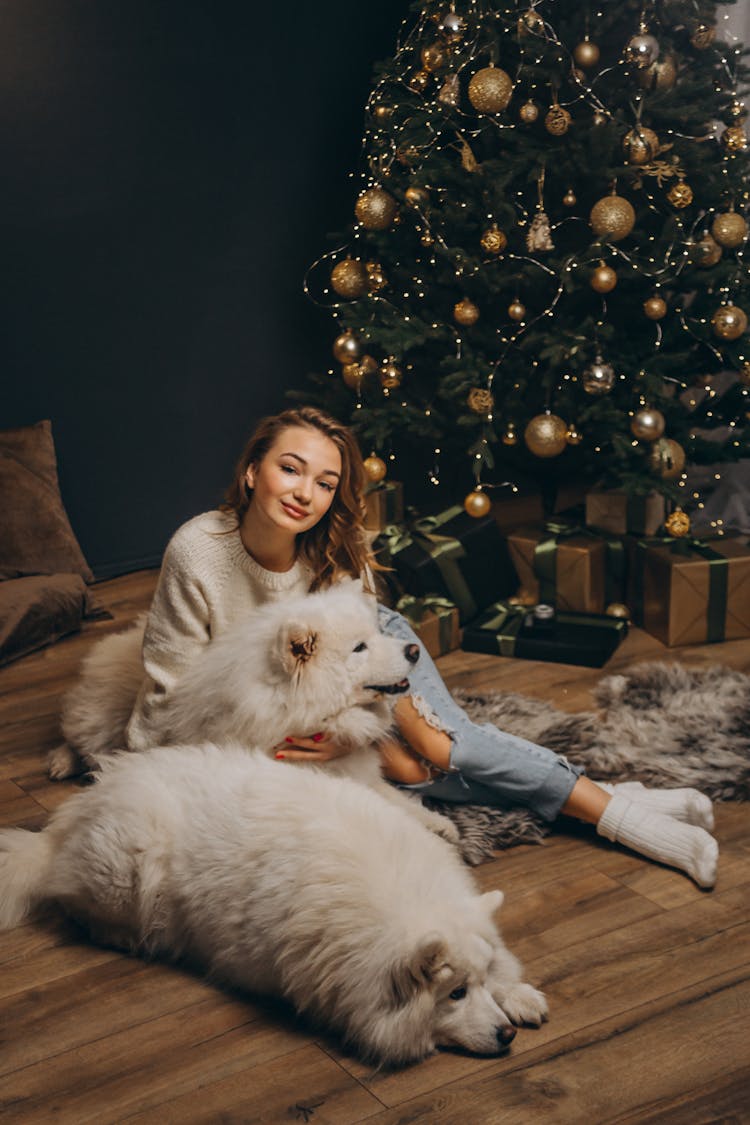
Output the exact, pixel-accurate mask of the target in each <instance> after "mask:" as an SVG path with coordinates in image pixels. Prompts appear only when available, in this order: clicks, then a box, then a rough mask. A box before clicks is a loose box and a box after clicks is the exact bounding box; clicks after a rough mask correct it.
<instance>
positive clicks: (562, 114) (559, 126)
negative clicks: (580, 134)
mask: <svg viewBox="0 0 750 1125" xmlns="http://www.w3.org/2000/svg"><path fill="white" fill-rule="evenodd" d="M572 120H573V118H572V117H571V116H570V114H569V113H568V111H567V109H565V107H564V106H561V105H558V104H557V102H555V103H554V105H551V106H550V107H549V109H548V110H547V114H546V116H545V118H544V128H545V129H546V130H547V132H548V133H551V134H552V136H553V137H562V136H563V134H565V133H567V131H568V129H569V128H570V123H571V121H572Z"/></svg>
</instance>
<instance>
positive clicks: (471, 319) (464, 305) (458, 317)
mask: <svg viewBox="0 0 750 1125" xmlns="http://www.w3.org/2000/svg"><path fill="white" fill-rule="evenodd" d="M453 319H454V320H455V321H456V323H457V324H461V325H463V327H464V328H468V327H470V326H471V325H472V324H476V322H477V321H478V320H479V309H478V308H477V306H476V305H475V304H474V302H473V301H470V300H469V298H468V297H464V298H463V299H462V300H460V301H457V302H456V304H455V305H454V306H453Z"/></svg>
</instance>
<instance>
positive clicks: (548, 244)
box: [526, 207, 555, 254]
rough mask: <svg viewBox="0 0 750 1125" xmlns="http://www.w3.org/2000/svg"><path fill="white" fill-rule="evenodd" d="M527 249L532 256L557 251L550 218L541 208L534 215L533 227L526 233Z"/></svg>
mask: <svg viewBox="0 0 750 1125" xmlns="http://www.w3.org/2000/svg"><path fill="white" fill-rule="evenodd" d="M526 249H527V250H530V251H531V253H532V254H536V253H539V252H543V251H545V250H554V249H555V244H554V242H553V241H552V231H551V229H550V225H549V217H548V216H547V214H546V212H545V211H543V210H542V208H541V207H540V208H539V210H538V211H537V212H536V214H535V215H534V218H533V219H532V220H531V226H530V227H529V229H528V231H527V232H526Z"/></svg>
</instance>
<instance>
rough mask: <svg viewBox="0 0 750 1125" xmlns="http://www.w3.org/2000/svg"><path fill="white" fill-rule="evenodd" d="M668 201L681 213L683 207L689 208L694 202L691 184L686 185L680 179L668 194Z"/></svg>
mask: <svg viewBox="0 0 750 1125" xmlns="http://www.w3.org/2000/svg"><path fill="white" fill-rule="evenodd" d="M667 199H668V200H669V202H670V203H671V204H672V206H673V207H676V208H677V210H678V211H681V210H682V209H683V207H689V206H690V204H691V203H692V202H693V189H692V188H691V186H690V184H686V183H685V181H684V180H683V179H682V178H680V179H679V180H678V181H677V183H676V184H672V186H671V188H670V189H669V191H668V192H667Z"/></svg>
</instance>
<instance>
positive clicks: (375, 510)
mask: <svg viewBox="0 0 750 1125" xmlns="http://www.w3.org/2000/svg"><path fill="white" fill-rule="evenodd" d="M365 506H366V511H365V519H364V526H365V527H366V528H367V530H368V531H380V529H381V528H383V527H385V526H386V525H388V524H397V523H401V522H402V521H403V518H404V486H403V485H402V484H401V482H400V481H397V480H394V481H390V480H388V481H386V480H383V481H380V482H379V483H378V484H371V485H370V486H369V487H368V488H366V489H365Z"/></svg>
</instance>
